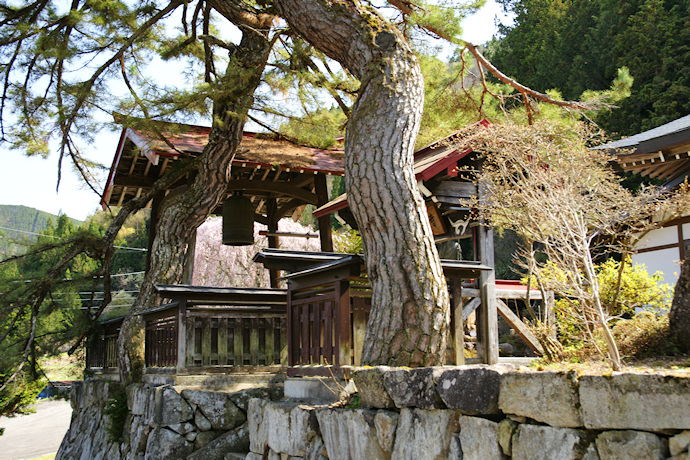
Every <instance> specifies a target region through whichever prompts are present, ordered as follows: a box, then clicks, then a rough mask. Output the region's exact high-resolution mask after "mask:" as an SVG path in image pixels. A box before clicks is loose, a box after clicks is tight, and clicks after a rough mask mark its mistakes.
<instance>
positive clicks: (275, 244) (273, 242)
mask: <svg viewBox="0 0 690 460" xmlns="http://www.w3.org/2000/svg"><path fill="white" fill-rule="evenodd" d="M277 210H278V206H277V204H276V199H275V198H269V200H268V201H267V202H266V217H267V218H268V233H269V236H268V247H269V248H271V249H278V248H280V240H279V239H278V237H277V236H270V234H271V233H277V232H278V221H277V220H276V218H275V216H276V211H277ZM268 277H269V279H270V280H271V287H272V288H277V287H278V270H276V269H273V268H272V269H269V270H268Z"/></svg>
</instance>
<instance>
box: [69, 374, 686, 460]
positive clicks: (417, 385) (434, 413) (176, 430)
mask: <svg viewBox="0 0 690 460" xmlns="http://www.w3.org/2000/svg"><path fill="white" fill-rule="evenodd" d="M354 382H355V384H356V386H357V389H358V393H359V398H360V403H361V406H360V407H359V408H356V409H347V408H335V407H330V406H323V405H321V406H319V405H309V404H306V403H304V402H302V403H300V402H298V401H286V400H276V398H275V396H276V395H275V394H267V393H268V392H267V390H265V389H256V390H247V391H245V392H240V393H234V394H225V393H211V392H201V391H189V390H183V391H181V393H180V394H178V393H177V392H175V390H174V389H172V388H171V387H165V386H164V387H156V388H152V387H146V386H133V387H130V388H128V394H129V396H130V397H129V404H130V408H131V414H130V416H129V419H128V428H127V433H128V434H127V436H126V441H125V442H124V443H123V444H122V445H113V444H109V443H107V440H106V439H105V437H104V435H103V434H102V433H103V430H102V427H101V425H102V423H103V420H102V416H100V410H101V409H100V408H102V405H103V401H104V395H105V394H106V393H107V385H106V387H105V388H104V384H96V383H90V384H85V385H84V386H82V387H75V392H74V394H73V405H74V407H75V415H74V416H73V419H72V427H71V428H70V431H69V432H68V434H67V436H66V438H65V441H63V446H62V447H61V450H60V453H59V455H58V458H84V459H86V458H108V459H110V458H115V459H117V458H151V459H153V458H161V459H162V458H165V459H173V458H190V459H202V458H203V459H215V458H219V459H220V458H244V455H238V454H230V453H229V452H231V451H234V452H236V451H239V450H242V449H244V452H247V451H249V453H247V454H246V459H247V460H260V459H270V460H288V459H301V458H304V459H308V460H324V459H329V460H336V459H356V460H360V459H390V458H392V459H410V460H426V459H464V460H472V459H481V460H486V459H506V458H512V459H516V460H522V459H530V460H533V459H548V460H559V459H586V460H596V459H602V460H608V459H663V458H672V459H674V460H690V454H689V453H688V446H689V445H690V379H688V378H683V377H674V376H659V375H642V374H626V373H614V374H613V375H610V376H582V377H578V376H577V374H575V373H572V372H571V373H555V372H528V371H520V370H516V369H514V368H511V367H507V366H500V365H499V366H466V367H442V368H421V369H400V368H386V367H376V368H361V369H358V370H357V372H355V374H354ZM259 391H263V392H265V393H264V394H257V393H252V392H259ZM251 396H258V398H253V399H249V398H250V397H251ZM75 401H76V402H75ZM99 404H100V406H99ZM245 418H246V422H245ZM228 439H232V440H233V441H232V443H230V442H229V441H228V442H226V440H228ZM81 442H86V443H87V444H88V445H85V446H77V444H80V443H81ZM99 455H100V456H99ZM224 456H225V457H224Z"/></svg>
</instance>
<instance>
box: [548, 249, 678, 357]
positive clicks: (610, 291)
mask: <svg viewBox="0 0 690 460" xmlns="http://www.w3.org/2000/svg"><path fill="white" fill-rule="evenodd" d="M620 264H621V263H620V262H618V261H615V260H613V259H609V260H607V261H606V262H603V263H601V264H599V265H598V266H597V267H596V272H597V281H598V283H599V289H600V296H601V301H602V304H603V307H604V309H605V312H606V314H607V315H608V316H610V317H613V318H612V319H611V323H612V324H613V325H614V331H615V328H616V327H617V325H618V324H619V323H624V324H628V326H621V329H620V330H625V329H624V328H625V327H631V328H632V327H637V326H638V325H641V326H644V325H648V323H645V322H644V321H646V319H645V318H649V317H650V315H651V317H655V318H656V315H657V314H659V315H660V316H661V315H663V316H666V315H665V313H667V312H668V308H669V306H670V302H671V297H672V289H671V287H670V286H669V285H668V284H660V282H661V281H662V278H661V276H660V274H659V273H655V274H652V275H650V274H649V273H647V270H646V269H645V267H644V265H637V264H635V265H632V266H631V265H630V263H629V262H628V263H626V264H625V265H624V269H623V274H622V277H621V282H620V290H619V291H618V292H617V286H618V275H619V270H620ZM542 276H543V278H544V282H545V283H547V284H550V283H560V282H561V279H562V278H563V277H565V276H566V275H565V273H563V272H562V271H561V270H558V269H557V268H556V267H555V266H553V265H549V267H548V269H547V270H545V271H543V272H542ZM566 294H567V293H566ZM614 299H616V301H615V304H614ZM580 302H581V301H580V300H579V299H576V298H572V297H568V296H567V295H565V296H562V297H561V298H559V299H557V300H556V304H555V312H556V324H557V326H558V331H559V336H560V339H561V341H562V342H563V344H564V345H566V346H568V347H570V350H571V351H573V350H582V349H589V348H588V347H587V345H586V342H588V341H589V340H590V339H591V335H593V336H594V337H595V340H601V338H600V337H599V331H597V330H596V328H592V327H590V326H588V325H587V324H585V323H584V322H583V321H582V320H581V315H580V314H578V313H577V312H579V311H580V310H581V308H580V307H581V306H580ZM636 308H644V309H645V311H644V312H642V313H641V314H639V315H635V310H636ZM622 316H624V317H627V318H630V317H634V318H638V317H639V318H641V319H639V318H638V319H636V320H635V321H636V322H632V323H628V321H630V320H627V319H621V317H622ZM643 320H644V321H643ZM638 323H639V324H638ZM650 324H651V323H650ZM654 324H656V323H654ZM641 326H640V327H641ZM614 337H616V338H618V337H623V335H622V334H618V335H616V334H615V333H614ZM636 340H637V339H636ZM636 353H637V352H636ZM628 354H629V353H628Z"/></svg>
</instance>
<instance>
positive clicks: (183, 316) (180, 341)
mask: <svg viewBox="0 0 690 460" xmlns="http://www.w3.org/2000/svg"><path fill="white" fill-rule="evenodd" d="M189 346H190V347H191V348H194V343H192V344H190V345H189ZM186 360H187V302H186V301H185V300H180V303H179V306H178V307H177V372H178V373H179V372H180V371H182V370H184V368H185V367H186Z"/></svg>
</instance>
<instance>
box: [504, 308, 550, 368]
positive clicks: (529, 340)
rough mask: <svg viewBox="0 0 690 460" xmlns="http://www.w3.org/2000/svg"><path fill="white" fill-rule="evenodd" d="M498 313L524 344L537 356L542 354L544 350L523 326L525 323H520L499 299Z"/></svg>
mask: <svg viewBox="0 0 690 460" xmlns="http://www.w3.org/2000/svg"><path fill="white" fill-rule="evenodd" d="M496 306H497V308H498V313H500V315H501V316H502V317H503V319H505V320H506V322H507V323H508V325H509V326H510V327H511V328H513V329H514V330H515V332H516V333H517V335H519V336H520V337H521V338H522V340H524V341H525V343H526V344H527V345H528V346H529V347H530V348H531V349H532V350H534V352H535V353H537V354H538V355H540V356H541V355H543V354H544V348H543V347H542V346H541V344H540V343H539V340H537V338H536V337H535V336H534V334H532V332H531V331H530V330H529V329H528V328H527V326H525V323H523V322H522V321H520V318H518V316H517V315H516V314H515V313H513V311H512V310H511V309H510V308H509V307H508V305H506V304H505V302H503V301H502V300H501V299H497V300H496Z"/></svg>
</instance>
